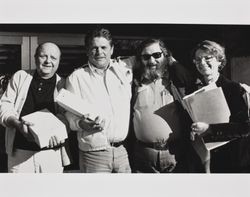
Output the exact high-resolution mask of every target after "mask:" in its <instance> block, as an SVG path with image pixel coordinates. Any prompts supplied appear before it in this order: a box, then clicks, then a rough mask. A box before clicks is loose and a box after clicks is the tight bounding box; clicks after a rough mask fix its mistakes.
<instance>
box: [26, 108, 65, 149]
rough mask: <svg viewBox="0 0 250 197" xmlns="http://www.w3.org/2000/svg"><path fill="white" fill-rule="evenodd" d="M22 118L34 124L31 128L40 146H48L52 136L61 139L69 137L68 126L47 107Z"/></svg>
mask: <svg viewBox="0 0 250 197" xmlns="http://www.w3.org/2000/svg"><path fill="white" fill-rule="evenodd" d="M22 120H24V121H27V122H30V123H33V124H34V125H32V126H30V130H31V133H32V135H33V136H34V138H35V142H36V143H37V144H38V145H39V146H40V148H44V147H46V146H48V145H49V140H50V138H51V137H52V136H57V138H58V140H60V141H61V140H64V139H66V138H68V134H67V129H66V126H65V125H64V124H63V123H62V122H61V121H60V120H59V119H58V118H57V117H56V116H55V115H53V114H52V113H51V112H49V111H48V110H47V109H44V110H41V111H37V112H34V113H31V114H28V115H26V116H23V117H22Z"/></svg>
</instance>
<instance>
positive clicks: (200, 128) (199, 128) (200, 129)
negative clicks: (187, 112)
mask: <svg viewBox="0 0 250 197" xmlns="http://www.w3.org/2000/svg"><path fill="white" fill-rule="evenodd" d="M191 129H192V130H191V132H190V139H191V140H192V141H194V140H195V135H196V134H198V135H202V134H203V133H204V132H205V131H207V130H208V129H209V124H207V123H205V122H195V123H193V124H192V125H191Z"/></svg>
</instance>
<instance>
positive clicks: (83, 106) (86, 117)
mask: <svg viewBox="0 0 250 197" xmlns="http://www.w3.org/2000/svg"><path fill="white" fill-rule="evenodd" d="M56 102H57V103H58V104H59V105H60V106H61V107H63V108H64V109H66V110H67V111H69V112H71V113H73V114H75V115H77V116H79V117H81V120H80V121H79V122H78V124H79V126H80V127H81V128H82V129H84V130H85V131H87V132H91V133H95V132H99V131H101V130H103V128H104V125H105V120H104V119H101V118H100V116H99V114H98V113H97V111H98V110H97V109H96V107H95V106H94V105H92V104H90V103H89V102H86V101H85V100H83V99H81V98H80V97H78V96H76V95H74V94H72V93H71V92H70V91H68V90H66V89H61V90H60V92H59V94H58V96H57V97H56Z"/></svg>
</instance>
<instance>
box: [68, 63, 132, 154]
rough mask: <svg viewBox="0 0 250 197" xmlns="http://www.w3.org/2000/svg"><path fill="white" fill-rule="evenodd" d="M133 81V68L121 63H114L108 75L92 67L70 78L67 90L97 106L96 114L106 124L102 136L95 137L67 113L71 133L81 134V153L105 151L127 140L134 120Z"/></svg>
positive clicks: (99, 134) (107, 71)
mask: <svg viewBox="0 0 250 197" xmlns="http://www.w3.org/2000/svg"><path fill="white" fill-rule="evenodd" d="M131 81H132V72H131V68H129V67H128V66H127V65H126V64H125V63H124V62H121V61H119V62H115V61H111V62H110V65H109V67H108V68H107V69H106V70H104V72H103V71H101V70H99V69H97V68H95V67H94V66H93V65H91V64H88V65H85V66H83V67H82V68H80V69H77V70H76V71H74V72H73V73H72V74H71V75H70V76H69V77H68V78H67V81H66V89H67V90H69V91H71V92H72V93H74V94H75V95H78V96H79V97H81V98H82V99H84V100H85V101H87V102H89V103H90V104H91V105H92V106H95V108H96V110H95V111H98V113H99V116H100V117H101V118H102V119H104V120H105V126H104V129H103V130H102V131H101V132H97V133H91V132H87V131H84V130H82V129H81V128H79V126H78V121H79V120H80V118H79V117H77V116H75V115H74V114H72V113H70V112H67V113H66V117H67V119H68V121H69V123H70V127H71V129H72V130H76V131H79V132H78V141H79V147H80V149H81V150H83V151H91V150H102V149H105V148H107V147H108V146H109V143H110V142H120V141H123V140H124V139H125V138H126V136H127V134H128V127H129V117H130V99H131Z"/></svg>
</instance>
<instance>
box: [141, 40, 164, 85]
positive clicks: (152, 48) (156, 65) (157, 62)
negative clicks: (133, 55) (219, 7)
mask: <svg viewBox="0 0 250 197" xmlns="http://www.w3.org/2000/svg"><path fill="white" fill-rule="evenodd" d="M141 62H142V64H143V66H144V69H145V70H144V72H145V77H146V78H148V79H149V80H151V81H153V80H154V79H156V78H159V77H161V76H162V75H163V72H164V71H165V68H166V66H165V65H166V57H165V56H164V54H163V52H162V50H161V47H160V45H159V43H153V44H150V45H148V46H146V47H145V48H144V49H143V50H142V52H141Z"/></svg>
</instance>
